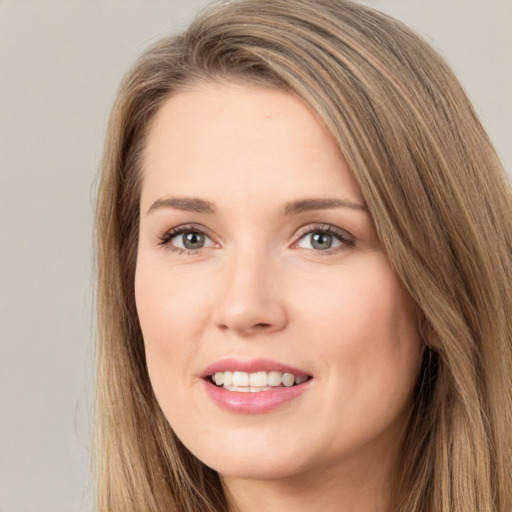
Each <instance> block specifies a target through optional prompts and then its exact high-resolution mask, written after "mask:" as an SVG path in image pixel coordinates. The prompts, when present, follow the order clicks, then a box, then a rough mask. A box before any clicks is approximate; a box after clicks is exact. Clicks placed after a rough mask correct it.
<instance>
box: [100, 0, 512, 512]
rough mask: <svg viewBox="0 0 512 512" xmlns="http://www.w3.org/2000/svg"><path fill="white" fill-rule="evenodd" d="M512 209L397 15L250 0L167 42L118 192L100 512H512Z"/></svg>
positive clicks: (109, 145)
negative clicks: (348, 511)
mask: <svg viewBox="0 0 512 512" xmlns="http://www.w3.org/2000/svg"><path fill="white" fill-rule="evenodd" d="M511 215H512V199H511V193H510V187H509V184H508V181H507V178H506V175H505V172H504V171H503V168H502V166H501V164H500V162H499V160H498V158H497V156H496V154H495V152H494V150H493V148H492V146H491V144H490V142H489V140H488V138H487V136H486V134H485V132H484V130H483V129H482V127H481V125H480V123H479V121H478V119H477V117H476V115H475V113H474V111H473V109H472V107H471V105H470V104H469V102H468V100H467V98H466V96H465V94H464V92H463V91H462V89H461V87H460V85H459V84H458V82H457V80H456V79H455V78H454V76H453V74H452V73H451V71H450V70H449V69H448V68H447V67H446V65H445V64H444V63H443V61H442V60H441V59H440V57H439V56H438V55H437V54H436V53H435V52H434V51H433V50H432V49H431V48H429V47H428V46H427V45H426V44H425V43H424V42H423V41H422V40H420V39H419V38H418V37H417V36H416V35H414V34H413V33H411V31H410V30H408V29H407V28H405V27H404V26H403V25H402V24H400V23H398V22H397V21H395V20H393V19H391V18H389V17H387V16H385V15H383V14H381V13H378V12H376V11H373V10H371V9H369V8H367V7H363V6H360V5H357V4H355V3H353V2H350V1H346V0H337V1H332V0H259V1H256V0H240V1H235V2H230V3H227V4H225V5H221V6H218V7H216V8H214V9H212V10H211V11H209V12H207V13H205V14H203V15H202V16H201V17H200V18H198V19H197V20H196V21H195V22H194V23H193V24H192V25H191V26H190V27H189V29H188V30H187V31H186V32H185V33H184V34H182V35H180V36H176V37H172V38H168V39H165V40H163V41H161V42H159V43H158V44H156V45H155V46H154V47H152V48H151V49H149V50H148V51H147V52H146V53H145V54H144V55H143V56H142V57H141V58H140V59H139V60H138V61H137V63H136V64H135V66H134V68H133V69H132V70H131V71H130V73H129V74H128V76H127V77H126V78H125V80H124V82H123V84H122V86H121V88H120V91H119V93H118V97H117V100H116V103H115V106H114V110H113V113H112V117H111V120H110V124H109V129H108V136H107V142H106V147H105V153H104V160H103V164H102V176H101V183H100V189H99V198H98V211H97V233H98V274H99V276H98V279H99V284H98V325H99V346H98V392H97V425H98V428H97V463H98V466H97V476H98V500H99V510H101V511H107V510H108V511H109V512H112V511H121V510H123V511H125V510H151V511H157V510H158V511H164V510H166V511H180V512H181V511H198V510H201V511H223V510H229V511H241V512H248V511H252V510H260V511H261V510H270V509H272V510H274V509H276V508H277V509H278V510H283V511H285V510H292V509H293V510H320V509H321V510H327V511H330V510H336V511H344V510H351V511H363V510H364V511H366V510H372V511H390V510H393V511H399V510H403V511H406V510H407V511H417V512H420V511H421V512H426V511H429V512H433V511H443V512H445V511H446V512H447V511H450V512H463V511H464V512H467V511H470V510H474V511H479V512H491V511H499V512H508V511H510V510H512V493H511V490H510V489H511V488H510V485H509V483H510V481H511V477H512V446H511V438H510V435H509V433H508V428H509V425H510V424H511V420H512V418H511V416H512V408H511V405H512V385H511V375H512V354H511V340H512V322H511V312H512V287H511V277H512V256H511V255H512V227H511V223H510V219H511Z"/></svg>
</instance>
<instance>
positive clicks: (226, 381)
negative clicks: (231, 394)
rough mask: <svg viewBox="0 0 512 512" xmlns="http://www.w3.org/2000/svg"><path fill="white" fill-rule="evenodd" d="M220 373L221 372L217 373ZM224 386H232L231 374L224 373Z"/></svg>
mask: <svg viewBox="0 0 512 512" xmlns="http://www.w3.org/2000/svg"><path fill="white" fill-rule="evenodd" d="M217 373H222V372H217ZM223 384H224V386H232V385H233V372H224V382H223Z"/></svg>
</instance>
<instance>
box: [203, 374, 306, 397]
mask: <svg viewBox="0 0 512 512" xmlns="http://www.w3.org/2000/svg"><path fill="white" fill-rule="evenodd" d="M310 378H311V377H309V376H308V375H294V374H293V373H282V372H278V371H270V372H254V373H248V372H236V371H235V372H231V371H225V372H215V373H214V374H212V375H210V376H209V379H210V381H211V382H212V383H213V384H215V386H217V387H219V388H223V389H225V390H226V391H235V392H239V393H257V392H260V391H269V390H271V389H275V388H279V387H286V388H289V387H292V386H299V385H300V384H303V383H304V382H306V381H307V380H309V379H310Z"/></svg>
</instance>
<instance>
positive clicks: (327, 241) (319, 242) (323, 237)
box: [311, 233, 332, 249]
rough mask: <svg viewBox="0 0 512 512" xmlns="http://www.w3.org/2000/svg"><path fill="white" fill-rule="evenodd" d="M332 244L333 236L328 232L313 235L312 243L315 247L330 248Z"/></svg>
mask: <svg viewBox="0 0 512 512" xmlns="http://www.w3.org/2000/svg"><path fill="white" fill-rule="evenodd" d="M331 244H332V236H331V235H329V234H327V233H315V234H314V235H311V245H312V246H313V247H314V248H315V249H329V248H330V247H331Z"/></svg>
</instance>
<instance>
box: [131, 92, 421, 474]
mask: <svg viewBox="0 0 512 512" xmlns="http://www.w3.org/2000/svg"><path fill="white" fill-rule="evenodd" d="M140 208H141V220H140V240H139V248H138V259H137V271H136V278H135V292H136V302H137V310H138V313H139V318H140V324H141V327H142V332H143V335H144V342H145V349H146V357H147V365H148V369H149V375H150V378H151V383H152V385H153V389H154V392H155V395H156V397H157V399H158V402H159V404H160V406H161V408H162V410H163V412H164V414H165V416H166V417H167V419H168V421H169V423H170V425H171V427H172V428H173V429H174V431H175V432H176V434H177V436H178V437H179V438H180V439H181V441H182V442H183V443H184V444H185V446H187V447H188V448H189V450H190V451H191V452H192V453H193V454H195V455H196V456H197V457H198V458H199V459H200V460H202V461H203V462H204V463H205V464H207V465H208V466H210V467H212V468H214V469H215V470H217V471H218V472H219V473H220V474H221V475H223V476H224V477H226V478H228V477H239V478H250V479H252V478H254V479H260V478H265V479H269V478H270V479H272V478H281V477H290V476H294V475H306V474H308V472H311V471H315V472H322V471H323V470H327V469H329V468H330V469H332V468H344V469H346V470H354V471H355V470H356V469H357V468H359V469H361V468H362V466H361V464H363V466H364V463H363V461H367V462H368V461H371V463H372V464H375V463H377V464H378V463H380V462H382V460H383V459H384V458H386V457H387V456H388V455H389V453H391V452H392V450H393V449H394V448H395V447H396V444H397V439H399V437H400V432H401V431H402V428H403V426H404V423H405V421H406V418H407V415H408V413H409V410H410V396H411V390H412V388H413V386H414V383H415V380H416V377H417V373H418V368H419V363H420V356H421V343H420V340H419V336H418V332H417V328H416V322H415V316H414V314H413V307H412V304H411V303H410V301H409V298H408V296H407V294H406V293H405V292H404V289H403V287H402V286H401V284H400V282H399V281H398V279H397V277H396V276H395V274H394V273H393V271H392V269H391V267H390V265H389V262H388V259H387V258H386V255H385V254H384V252H383V250H382V247H381V245H380V243H379V240H378V238H377V235H376V232H375V229H374V226H373V223H372V219H371V217H370V215H369V213H368V211H367V209H366V207H365V202H364V198H363V197H362V195H361V193H360V191H359V189H358V186H357V185H356V183H355V181H354V179H353V178H352V176H351V173H350V171H349V169H348V167H347V163H346V162H345V160H344V157H343V155H342V154H341V153H340V152H339V150H338V149H337V147H336V144H335V142H334V140H333V138H332V137H331V136H330V134H329V132H328V131H327V130H326V129H325V128H324V127H323V126H322V124H321V123H320V122H319V121H318V119H317V118H316V116H315V115H314V114H313V113H312V111H311V110H310V109H309V108H308V107H307V106H306V105H305V104H304V102H302V101H301V100H299V99H298V98H296V97H294V96H293V95H291V94H288V93H285V92H281V91H278V90H269V89H262V88H257V87H255V86H243V85H212V84H199V85H198V86H197V87H195V88H194V89H192V90H189V91H186V92H182V93H179V94H176V95H175V96H174V97H172V98H170V99H169V100H167V102H166V103H165V104H164V105H163V107H162V108H161V109H160V111H159V112H158V114H157V116H156V118H155V120H154V123H153V125H152V127H151V130H150V133H149V138H148V144H147V147H146V150H145V154H144V163H143V182H142V195H141V203H140ZM215 374H216V377H215V379H216V380H217V382H218V383H219V384H220V386H217V385H216V384H214V383H213V382H212V377H211V376H212V375H215ZM294 381H295V382H297V384H293V385H291V384H292V383H294ZM224 386H227V389H225V388H224Z"/></svg>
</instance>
